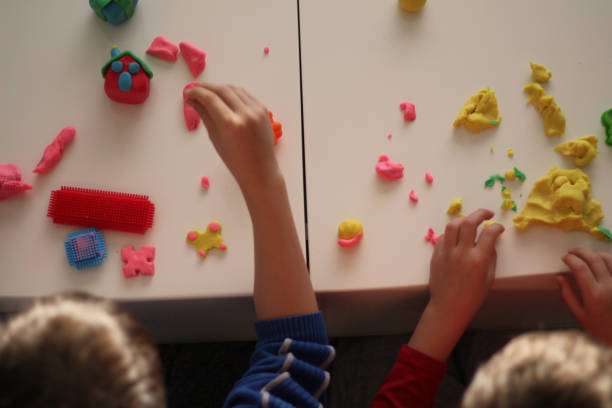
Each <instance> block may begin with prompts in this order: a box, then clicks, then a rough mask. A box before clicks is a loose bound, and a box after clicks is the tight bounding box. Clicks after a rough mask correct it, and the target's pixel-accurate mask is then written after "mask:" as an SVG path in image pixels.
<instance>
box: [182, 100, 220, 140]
mask: <svg viewBox="0 0 612 408" xmlns="http://www.w3.org/2000/svg"><path fill="white" fill-rule="evenodd" d="M185 103H186V104H188V105H189V106H191V107H192V108H193V109H195V110H196V112H198V115H200V117H201V118H202V122H204V126H206V130H207V131H208V134H209V135H210V134H211V133H212V132H213V131H214V128H213V126H214V122H213V120H212V118H211V117H210V115H209V114H208V112H206V109H204V107H203V106H202V105H200V104H199V103H198V102H196V101H194V100H189V99H188V100H187V101H185Z"/></svg>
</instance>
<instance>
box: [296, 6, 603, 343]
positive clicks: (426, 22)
mask: <svg viewBox="0 0 612 408" xmlns="http://www.w3.org/2000/svg"><path fill="white" fill-rule="evenodd" d="M300 11H301V38H302V43H301V45H302V61H303V66H302V71H303V88H304V100H303V109H304V140H305V157H306V176H307V177H306V183H307V198H308V203H307V205H308V235H309V249H310V267H311V273H312V280H313V284H314V286H315V288H316V290H317V291H318V292H319V293H320V294H321V298H322V299H323V303H322V304H323V306H324V307H325V308H327V309H328V324H329V326H330V327H333V328H334V329H335V330H336V332H337V333H341V334H343V333H350V334H355V333H363V334H372V333H381V332H391V331H398V330H401V328H402V327H404V328H409V326H410V324H412V323H414V321H415V319H416V318H417V317H418V314H419V312H420V310H421V309H420V308H421V307H422V305H423V304H424V302H425V300H426V295H425V285H426V283H427V279H428V269H429V268H428V265H429V259H430V254H431V252H432V247H431V245H430V244H429V243H427V242H425V240H424V238H423V237H424V235H425V233H426V232H427V229H428V227H430V226H432V227H433V228H434V229H435V231H436V233H442V232H443V229H444V226H445V224H446V223H447V222H448V221H449V220H450V217H448V216H447V215H446V214H445V211H446V208H447V206H448V204H449V203H450V201H451V199H453V198H454V197H462V198H463V201H464V212H467V213H469V212H471V211H474V210H476V209H478V208H480V207H485V208H492V209H495V210H496V211H497V213H498V214H497V216H496V219H497V220H499V221H501V222H502V223H503V224H504V225H505V227H506V229H507V231H506V232H505V233H504V235H503V237H502V238H501V240H500V243H499V246H498V253H499V260H498V268H497V275H498V276H499V277H501V278H508V277H513V279H511V280H504V279H501V280H499V281H498V282H497V283H496V286H495V288H496V290H495V291H494V292H493V296H492V297H491V299H490V302H491V304H490V305H489V306H488V307H487V305H485V309H484V311H483V314H482V316H481V318H480V320H477V325H478V322H481V323H482V324H483V325H484V326H487V327H494V326H496V325H497V326H499V325H500V324H501V325H503V324H502V321H498V320H500V319H505V322H506V323H509V324H513V325H521V324H524V323H525V322H527V323H529V324H532V325H534V324H537V323H538V322H540V321H543V320H546V319H547V320H548V321H551V322H559V323H563V322H570V323H571V319H570V317H569V315H568V314H567V312H566V311H565V310H564V309H563V308H562V305H561V302H560V299H559V295H558V289H557V288H556V286H555V283H554V282H553V281H552V277H551V276H550V275H548V276H542V277H538V279H534V278H533V276H534V275H538V274H546V273H550V272H558V271H561V270H563V269H564V268H563V264H562V263H561V260H560V256H561V255H562V254H563V253H564V251H566V250H567V249H568V248H569V247H573V246H584V247H587V248H592V249H599V250H607V251H609V250H610V244H609V243H604V242H599V241H597V240H595V239H594V238H592V237H591V236H589V235H588V234H586V233H582V232H576V233H564V232H561V231H559V230H557V229H552V228H547V227H536V228H533V229H531V230H528V231H526V232H520V231H517V230H516V229H515V228H514V226H513V225H512V222H511V218H512V217H513V216H514V215H515V214H514V213H512V212H506V213H503V214H500V212H501V211H500V210H499V207H500V204H501V196H500V192H499V186H498V185H496V186H495V188H493V189H490V190H485V189H484V187H483V182H484V180H485V179H486V178H487V177H488V176H489V175H490V174H493V173H502V174H503V172H504V171H505V170H508V169H512V167H513V166H517V167H518V168H519V169H521V170H522V171H524V172H525V173H526V174H527V177H528V179H527V181H526V182H525V183H522V184H521V183H520V182H512V183H510V184H509V186H510V187H511V189H512V192H513V198H515V199H516V200H517V202H518V205H519V209H522V208H523V206H524V204H525V202H526V199H527V195H528V193H529V191H530V189H531V187H532V185H533V182H534V181H535V180H536V179H538V178H540V177H541V176H543V175H545V174H546V173H547V171H548V170H549V169H550V168H551V167H552V166H553V164H557V165H559V166H560V167H567V168H570V167H573V166H572V164H571V162H570V161H569V160H567V159H565V158H562V157H561V156H560V155H559V154H558V153H556V152H554V151H553V150H552V147H553V146H554V145H556V144H557V143H560V142H562V141H566V140H570V139H574V138H576V137H579V136H583V135H587V134H595V135H597V136H598V137H600V143H599V149H600V154H599V156H598V157H597V158H596V159H595V161H594V162H593V163H591V164H590V165H589V166H587V167H585V168H584V170H585V171H586V172H587V173H588V174H589V175H590V177H591V179H592V183H593V186H592V192H593V196H594V198H596V199H598V200H599V201H601V203H602V205H603V208H604V212H607V214H610V212H611V211H612V189H610V181H609V180H610V174H612V149H611V148H610V147H607V146H606V145H605V144H604V142H603V140H604V132H603V128H602V126H601V125H600V123H599V116H600V115H601V113H602V112H603V111H604V110H605V109H608V108H610V107H612V100H611V99H610V92H609V86H608V85H607V80H608V78H609V71H610V67H611V66H612V51H611V49H610V47H609V41H608V39H609V35H608V31H609V16H610V15H611V13H612V3H610V2H608V1H605V0H601V1H591V2H588V4H587V3H583V2H575V1H571V0H564V1H557V0H544V1H537V2H534V1H530V0H517V1H512V2H506V1H501V0H495V1H492V0H470V1H467V2H466V1H435V0H430V1H429V2H428V3H427V5H426V6H425V8H424V9H423V10H422V11H421V12H419V13H407V12H403V11H402V10H401V9H400V8H399V7H398V5H397V1H394V0H386V1H351V0H338V1H325V0H308V1H303V2H301V8H300ZM530 60H533V61H536V62H539V63H542V64H544V65H546V66H547V67H548V68H549V69H550V70H551V71H552V72H553V77H552V80H551V81H550V82H549V83H548V85H546V86H545V87H546V89H547V90H548V92H549V93H550V94H552V95H553V96H554V97H555V98H556V100H557V102H558V103H559V105H560V106H561V109H562V111H563V112H564V113H565V116H566V118H567V129H566V132H565V134H564V135H563V137H561V138H555V137H551V138H548V137H547V136H546V135H545V134H544V131H543V127H542V119H541V117H540V115H539V113H538V112H537V111H536V110H535V108H534V107H533V106H531V105H527V104H526V103H525V100H526V95H525V94H524V93H523V91H522V89H523V87H524V86H525V85H526V84H527V83H528V82H530V81H531V71H530V69H529V61H530ZM487 86H490V87H491V88H492V89H493V90H494V91H495V93H496V95H497V98H498V102H499V106H500V112H501V115H502V117H503V119H502V122H501V125H500V126H499V128H497V129H494V130H488V131H485V132H482V133H480V134H471V133H469V132H467V131H466V130H464V129H458V130H455V129H453V127H452V123H453V120H454V118H455V116H456V115H457V114H458V113H459V111H460V109H461V107H462V106H463V104H464V102H465V101H466V100H467V99H468V97H469V96H470V95H472V94H474V93H476V92H477V91H479V90H480V89H482V88H485V87H487ZM405 100H407V101H413V102H414V103H415V104H416V110H417V119H416V121H415V122H412V123H405V122H404V121H403V115H402V113H401V111H400V109H399V104H400V102H402V101H405ZM389 133H391V134H392V135H393V137H392V139H391V140H390V141H389V140H388V139H387V134H389ZM491 145H493V146H495V152H494V153H493V154H491V153H490V151H489V147H490V146H491ZM509 147H512V148H514V151H515V153H516V154H515V157H514V159H510V158H508V157H507V156H506V149H507V148H509ZM380 154H387V155H389V157H390V158H391V160H392V161H396V162H401V163H403V164H404V166H405V167H406V171H405V177H404V178H403V179H402V180H400V181H396V182H385V181H383V180H381V179H380V178H379V177H378V176H377V175H376V173H375V171H374V168H375V164H376V162H377V158H378V156H379V155H380ZM426 171H429V172H431V173H432V174H433V175H434V177H435V182H434V183H433V185H431V186H428V185H427V184H426V182H425V180H424V174H425V172H426ZM411 189H414V190H415V191H416V192H417V194H418V195H419V197H420V201H419V203H418V204H416V205H415V204H413V203H411V202H410V200H409V198H408V195H409V192H410V190H411ZM519 194H522V197H519ZM345 218H356V219H358V220H360V221H361V222H362V223H363V225H364V239H363V240H362V242H361V243H360V244H359V246H358V247H356V248H352V249H349V250H346V249H343V248H340V247H339V246H338V245H337V244H336V239H337V236H336V233H337V226H338V224H339V223H340V222H341V221H342V220H343V219H345ZM603 225H604V226H607V227H612V222H611V221H609V219H608V218H607V219H605V220H604V223H603ZM520 277H525V279H521V278H520ZM530 291H531V292H530ZM510 293H512V294H515V295H508V294H510ZM544 299H546V301H547V300H550V301H552V302H554V305H553V306H551V303H545V300H544ZM356 311H357V312H356ZM526 316H527V317H526Z"/></svg>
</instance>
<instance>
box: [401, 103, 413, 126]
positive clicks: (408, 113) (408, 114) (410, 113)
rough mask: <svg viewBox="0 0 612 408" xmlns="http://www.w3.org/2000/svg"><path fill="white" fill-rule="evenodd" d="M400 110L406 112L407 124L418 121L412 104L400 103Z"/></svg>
mask: <svg viewBox="0 0 612 408" xmlns="http://www.w3.org/2000/svg"><path fill="white" fill-rule="evenodd" d="M400 109H401V110H403V111H404V120H405V121H406V122H412V121H413V120H415V119H416V109H415V106H414V103H412V102H402V103H400Z"/></svg>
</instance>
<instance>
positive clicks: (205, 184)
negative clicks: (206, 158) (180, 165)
mask: <svg viewBox="0 0 612 408" xmlns="http://www.w3.org/2000/svg"><path fill="white" fill-rule="evenodd" d="M209 187H210V179H209V178H208V177H206V176H202V188H205V189H208V188H209Z"/></svg>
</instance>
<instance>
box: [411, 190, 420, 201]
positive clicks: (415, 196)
mask: <svg viewBox="0 0 612 408" xmlns="http://www.w3.org/2000/svg"><path fill="white" fill-rule="evenodd" d="M410 201H412V202H414V203H418V202H419V196H418V195H417V193H415V192H414V190H410Z"/></svg>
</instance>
